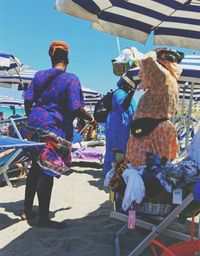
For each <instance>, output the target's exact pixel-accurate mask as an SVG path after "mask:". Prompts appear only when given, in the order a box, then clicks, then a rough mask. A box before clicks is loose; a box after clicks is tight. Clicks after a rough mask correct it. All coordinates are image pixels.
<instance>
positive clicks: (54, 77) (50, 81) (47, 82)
mask: <svg viewBox="0 0 200 256" xmlns="http://www.w3.org/2000/svg"><path fill="white" fill-rule="evenodd" d="M64 72H65V71H62V70H60V71H58V72H57V73H56V74H54V75H52V76H51V77H50V78H49V79H48V80H47V81H46V83H45V84H44V85H43V86H42V88H41V89H40V92H39V94H38V95H37V96H36V99H35V101H37V100H38V98H40V96H41V95H42V93H43V92H44V91H45V90H46V89H47V88H48V86H49V85H50V84H51V83H52V81H53V80H54V79H56V77H58V76H59V75H61V74H62V73H64Z"/></svg>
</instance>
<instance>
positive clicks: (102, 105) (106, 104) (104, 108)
mask: <svg viewBox="0 0 200 256" xmlns="http://www.w3.org/2000/svg"><path fill="white" fill-rule="evenodd" d="M115 91H116V90H115ZM115 91H112V90H110V91H109V92H108V93H107V94H106V95H104V96H103V98H102V99H100V100H99V101H98V102H97V103H96V105H95V108H94V118H95V120H96V121H97V122H100V123H105V122H106V120H107V117H108V114H109V112H110V111H111V110H112V97H113V94H114V92H115Z"/></svg>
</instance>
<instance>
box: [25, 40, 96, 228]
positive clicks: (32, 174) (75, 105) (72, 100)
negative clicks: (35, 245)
mask: <svg viewBox="0 0 200 256" xmlns="http://www.w3.org/2000/svg"><path fill="white" fill-rule="evenodd" d="M68 50H69V49H68V45H67V44H66V43H64V42H62V41H54V42H53V43H52V44H51V45H50V47H49V56H50V58H51V62H52V68H50V69H47V70H43V71H39V72H37V73H36V75H35V77H34V78H33V80H32V82H31V84H30V85H29V87H28V89H27V91H26V92H25V95H24V98H25V102H24V104H25V111H26V114H27V116H28V128H27V138H28V139H30V140H35V141H40V142H45V143H46V146H45V147H44V148H42V149H41V150H40V151H39V156H38V157H35V159H33V163H32V167H31V169H30V171H29V173H28V176H27V182H26V191H25V201H24V213H23V214H22V216H21V218H22V219H26V220H28V219H31V218H32V217H34V214H33V212H32V207H33V200H34V196H35V193H36V192H37V194H38V200H39V223H38V224H39V226H40V227H47V228H63V227H64V223H58V222H55V221H52V220H50V219H49V205H50V199H51V191H52V187H53V178H54V177H57V178H59V177H60V175H61V174H67V173H68V171H69V170H70V167H71V144H72V139H73V120H74V118H75V117H79V118H83V119H86V120H88V121H89V122H90V123H91V124H92V125H94V126H95V127H96V125H97V123H96V121H95V120H94V118H93V117H92V116H90V114H88V113H87V112H86V111H85V109H84V101H83V94H82V90H81V85H80V81H79V79H78V77H77V76H76V75H74V74H72V73H69V72H66V68H67V64H68V63H69V60H68Z"/></svg>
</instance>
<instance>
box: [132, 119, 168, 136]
mask: <svg viewBox="0 0 200 256" xmlns="http://www.w3.org/2000/svg"><path fill="white" fill-rule="evenodd" d="M166 120H167V118H163V119H153V118H149V117H144V118H139V119H135V120H133V121H132V122H131V134H132V135H133V137H144V136H146V135H148V134H150V133H151V132H152V131H153V130H154V129H155V128H156V127H157V126H158V125H159V123H161V122H163V121H166Z"/></svg>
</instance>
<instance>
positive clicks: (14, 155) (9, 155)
mask: <svg viewBox="0 0 200 256" xmlns="http://www.w3.org/2000/svg"><path fill="white" fill-rule="evenodd" d="M44 145H45V143H38V142H34V141H28V140H23V139H16V138H11V137H0V152H1V154H0V175H1V174H2V175H3V176H4V179H5V181H6V183H7V185H8V186H9V187H13V186H12V184H11V182H10V181H9V178H8V175H7V171H8V170H9V167H10V165H11V164H12V163H13V162H14V161H17V160H19V159H20V157H21V156H22V155H23V154H24V152H23V151H25V150H26V151H27V150H30V149H32V148H37V147H41V146H44ZM4 153H5V154H4Z"/></svg>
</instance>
